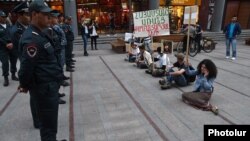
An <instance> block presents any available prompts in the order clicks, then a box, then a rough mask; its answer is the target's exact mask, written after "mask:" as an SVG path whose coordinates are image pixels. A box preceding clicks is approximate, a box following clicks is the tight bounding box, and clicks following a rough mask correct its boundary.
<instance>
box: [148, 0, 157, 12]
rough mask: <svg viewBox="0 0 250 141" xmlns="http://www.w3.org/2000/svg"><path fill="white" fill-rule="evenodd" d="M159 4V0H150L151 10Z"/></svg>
mask: <svg viewBox="0 0 250 141" xmlns="http://www.w3.org/2000/svg"><path fill="white" fill-rule="evenodd" d="M159 6H160V4H159V0H149V10H153V9H158V8H159Z"/></svg>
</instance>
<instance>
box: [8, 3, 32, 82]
mask: <svg viewBox="0 0 250 141" xmlns="http://www.w3.org/2000/svg"><path fill="white" fill-rule="evenodd" d="M28 7H29V3H28V2H22V3H20V4H19V5H17V6H16V7H15V8H14V9H13V10H12V12H15V13H16V14H17V16H18V19H17V22H16V23H15V25H14V26H13V27H12V29H11V32H10V35H11V41H12V43H13V48H12V49H11V50H10V63H11V73H12V76H11V78H12V80H17V81H18V78H17V77H16V75H15V73H16V72H17V68H16V63H17V58H18V43H19V39H20V38H21V35H22V34H23V32H24V30H25V29H26V28H28V25H29V22H30V16H29V13H28ZM20 52H21V51H20Z"/></svg>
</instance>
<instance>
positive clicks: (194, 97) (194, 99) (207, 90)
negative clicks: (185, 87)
mask: <svg viewBox="0 0 250 141" xmlns="http://www.w3.org/2000/svg"><path fill="white" fill-rule="evenodd" d="M186 72H187V73H188V74H190V75H195V74H196V80H195V83H194V91H193V92H184V93H183V94H182V100H183V101H184V102H185V103H187V104H190V105H192V106H194V107H196V108H199V109H202V110H206V111H212V112H213V113H215V114H218V108H217V107H216V106H212V105H211V104H210V103H209V100H210V98H211V96H212V93H213V82H214V80H215V78H216V76H217V67H216V66H215V64H214V63H213V62H212V61H211V60H209V59H204V60H202V61H201V62H200V63H199V65H198V66H197V70H189V69H188V68H187V70H186Z"/></svg>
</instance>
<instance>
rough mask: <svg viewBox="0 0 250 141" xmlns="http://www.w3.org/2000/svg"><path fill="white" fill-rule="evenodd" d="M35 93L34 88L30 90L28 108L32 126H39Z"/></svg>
mask: <svg viewBox="0 0 250 141" xmlns="http://www.w3.org/2000/svg"><path fill="white" fill-rule="evenodd" d="M35 95H36V90H30V110H31V115H32V120H33V125H34V127H40V121H39V117H38V112H37V101H36V98H35Z"/></svg>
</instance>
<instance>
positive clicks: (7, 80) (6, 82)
mask: <svg viewBox="0 0 250 141" xmlns="http://www.w3.org/2000/svg"><path fill="white" fill-rule="evenodd" d="M3 86H4V87H7V86H9V78H8V76H4V82H3Z"/></svg>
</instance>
